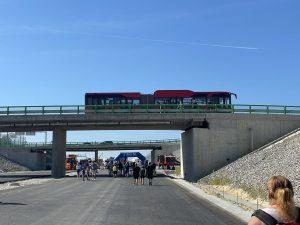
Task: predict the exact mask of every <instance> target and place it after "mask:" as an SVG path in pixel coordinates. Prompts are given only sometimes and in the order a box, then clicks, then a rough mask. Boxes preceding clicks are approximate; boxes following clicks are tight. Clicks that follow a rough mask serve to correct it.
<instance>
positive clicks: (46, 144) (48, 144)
mask: <svg viewBox="0 0 300 225" xmlns="http://www.w3.org/2000/svg"><path fill="white" fill-rule="evenodd" d="M178 142H180V139H164V140H141V141H103V142H96V141H93V142H67V145H68V146H76V147H78V146H83V147H88V146H107V145H135V144H166V143H178ZM0 146H6V147H25V148H31V147H41V146H42V147H52V142H26V143H14V142H10V143H6V142H3V143H2V142H1V141H0Z"/></svg>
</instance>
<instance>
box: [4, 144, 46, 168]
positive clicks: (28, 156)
mask: <svg viewBox="0 0 300 225" xmlns="http://www.w3.org/2000/svg"><path fill="white" fill-rule="evenodd" d="M0 155H3V156H4V157H5V158H7V159H9V160H11V161H13V162H16V163H18V164H20V165H22V166H25V167H27V168H29V169H31V170H44V169H46V154H44V153H39V152H30V149H20V148H3V147H1V148H0Z"/></svg>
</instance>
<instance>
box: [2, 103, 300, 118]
mask: <svg viewBox="0 0 300 225" xmlns="http://www.w3.org/2000/svg"><path fill="white" fill-rule="evenodd" d="M95 113H246V114H288V115H300V106H283V105H246V104H232V105H216V104H209V105H176V104H160V105H153V104H152V105H149V104H147V105H142V104H141V105H59V106H2V107H0V116H24V115H25V116H26V115H83V114H95Z"/></svg>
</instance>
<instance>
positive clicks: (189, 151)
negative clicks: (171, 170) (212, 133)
mask: <svg viewBox="0 0 300 225" xmlns="http://www.w3.org/2000/svg"><path fill="white" fill-rule="evenodd" d="M209 141H210V140H209V130H208V129H203V128H192V129H190V130H188V131H185V132H183V133H182V134H181V176H182V177H183V178H184V179H185V180H189V181H197V180H198V179H199V178H201V177H204V176H205V175H207V174H208V173H209V172H208V171H209V170H210V169H209V167H211V166H213V165H210V163H212V161H213V160H214V159H212V156H211V152H209V150H210V149H209V148H210V146H209ZM212 164H213V163H212Z"/></svg>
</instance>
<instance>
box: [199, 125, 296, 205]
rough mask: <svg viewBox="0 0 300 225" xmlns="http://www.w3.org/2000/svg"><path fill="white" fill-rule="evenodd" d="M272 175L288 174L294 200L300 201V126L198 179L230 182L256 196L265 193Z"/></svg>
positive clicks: (211, 182) (223, 182) (210, 181)
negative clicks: (283, 136) (267, 144)
mask: <svg viewBox="0 0 300 225" xmlns="http://www.w3.org/2000/svg"><path fill="white" fill-rule="evenodd" d="M273 175H283V176H286V177H287V178H288V179H289V180H290V181H291V182H292V184H293V187H294V192H295V202H296V204H297V205H300V130H299V129H298V130H297V131H295V132H292V133H291V134H290V135H288V136H286V137H285V138H283V139H279V140H278V141H277V142H274V143H272V144H271V145H269V146H267V147H265V148H261V149H258V150H256V151H254V152H252V153H250V154H248V155H246V156H244V157H242V158H240V159H238V160H236V161H235V162H233V163H231V164H229V165H227V166H225V167H223V168H222V169H220V170H218V171H216V172H214V173H212V174H210V175H208V176H206V177H204V178H202V179H200V180H199V182H200V183H210V184H216V183H220V184H229V185H231V186H232V187H236V188H242V189H244V190H246V191H248V192H251V193H254V194H256V195H257V196H266V190H267V188H266V183H267V180H268V178H269V177H270V176H273Z"/></svg>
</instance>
